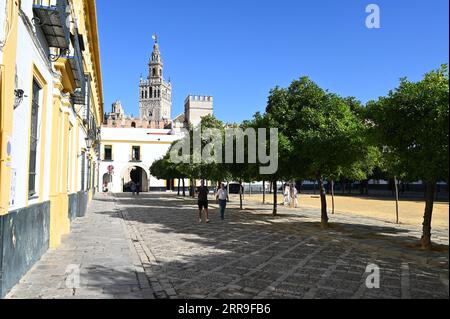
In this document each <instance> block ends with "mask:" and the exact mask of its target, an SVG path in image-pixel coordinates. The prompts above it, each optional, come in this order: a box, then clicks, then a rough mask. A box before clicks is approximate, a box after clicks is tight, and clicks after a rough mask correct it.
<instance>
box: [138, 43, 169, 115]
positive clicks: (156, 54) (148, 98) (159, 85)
mask: <svg viewBox="0 0 450 319" xmlns="http://www.w3.org/2000/svg"><path fill="white" fill-rule="evenodd" d="M153 40H154V45H153V52H152V55H151V57H150V62H149V64H148V67H149V71H148V77H147V79H146V80H143V79H141V81H140V84H139V92H140V97H139V110H140V118H141V119H142V120H149V121H157V122H159V121H164V120H170V119H171V116H172V84H171V83H168V82H166V81H165V80H164V76H163V74H164V73H163V72H164V63H163V60H162V58H161V52H160V51H159V44H158V37H157V36H156V35H154V36H153Z"/></svg>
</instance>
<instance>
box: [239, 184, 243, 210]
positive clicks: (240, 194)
mask: <svg viewBox="0 0 450 319" xmlns="http://www.w3.org/2000/svg"><path fill="white" fill-rule="evenodd" d="M242 193H243V190H242V182H241V181H240V182H239V207H240V209H241V210H242V209H243V208H242Z"/></svg>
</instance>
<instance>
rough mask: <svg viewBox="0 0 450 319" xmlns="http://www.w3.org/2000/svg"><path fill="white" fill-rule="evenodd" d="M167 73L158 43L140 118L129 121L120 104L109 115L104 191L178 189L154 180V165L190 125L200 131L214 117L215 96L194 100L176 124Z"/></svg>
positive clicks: (104, 145) (142, 94) (142, 91)
mask: <svg viewBox="0 0 450 319" xmlns="http://www.w3.org/2000/svg"><path fill="white" fill-rule="evenodd" d="M155 38H156V37H155ZM163 71H164V64H163V62H162V57H161V53H160V51H159V45H158V41H157V38H156V40H155V44H154V46H153V53H152V56H151V58H150V63H149V74H148V77H147V79H146V80H143V79H141V80H140V82H139V94H140V95H139V117H138V118H135V117H132V116H127V115H126V114H125V112H124V108H123V106H122V103H121V102H120V101H116V102H114V103H113V104H112V107H111V112H110V113H108V114H105V117H104V118H105V120H104V123H103V126H102V129H101V159H102V161H101V163H100V175H99V184H100V185H103V187H102V188H103V190H104V191H110V192H113V193H121V192H129V191H130V190H131V189H130V185H131V182H132V181H133V182H134V183H137V184H139V188H140V191H141V192H149V191H165V190H171V189H174V187H176V186H177V181H161V180H157V179H156V178H154V177H153V176H151V174H150V167H151V165H152V164H153V163H154V162H155V161H156V160H158V159H160V158H162V157H163V156H164V155H165V154H166V153H167V151H168V150H169V148H170V145H171V144H172V143H173V142H175V141H177V140H179V139H181V138H182V137H183V132H182V129H183V128H188V127H189V123H190V124H192V125H193V126H197V125H198V124H200V122H201V118H202V117H204V116H207V115H211V114H213V109H214V107H213V97H212V96H198V95H189V96H188V97H187V98H186V100H185V105H184V107H185V111H184V113H183V114H180V115H178V116H177V117H175V118H174V119H173V120H172V119H171V115H172V84H171V83H168V82H166V81H165V80H164V77H163V75H164V73H163ZM185 185H186V186H188V185H189V182H188V181H185Z"/></svg>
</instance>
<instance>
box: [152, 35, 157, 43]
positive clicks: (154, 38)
mask: <svg viewBox="0 0 450 319" xmlns="http://www.w3.org/2000/svg"><path fill="white" fill-rule="evenodd" d="M152 39H153V40H155V43H158V35H157V34H156V33H155V34H153V35H152Z"/></svg>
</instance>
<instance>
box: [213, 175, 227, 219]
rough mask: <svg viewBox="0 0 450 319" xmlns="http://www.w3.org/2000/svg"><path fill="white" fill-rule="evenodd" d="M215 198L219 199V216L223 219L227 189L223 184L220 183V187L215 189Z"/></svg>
mask: <svg viewBox="0 0 450 319" xmlns="http://www.w3.org/2000/svg"><path fill="white" fill-rule="evenodd" d="M216 199H217V200H218V201H219V207H220V218H221V219H222V220H224V219H225V209H226V208H227V200H228V191H227V190H226V188H225V184H221V185H220V189H219V190H218V191H217V194H216Z"/></svg>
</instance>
